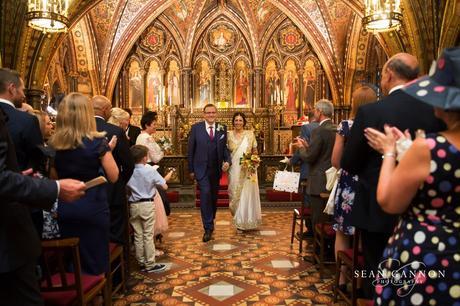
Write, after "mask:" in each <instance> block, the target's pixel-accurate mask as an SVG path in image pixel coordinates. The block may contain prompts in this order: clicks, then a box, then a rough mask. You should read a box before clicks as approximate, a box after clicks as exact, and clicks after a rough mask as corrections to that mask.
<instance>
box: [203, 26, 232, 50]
mask: <svg viewBox="0 0 460 306" xmlns="http://www.w3.org/2000/svg"><path fill="white" fill-rule="evenodd" d="M233 40H234V33H233V31H232V30H230V29H229V28H227V27H226V26H224V25H220V26H218V27H217V28H215V29H213V30H211V31H210V37H209V42H210V43H211V46H212V47H214V48H215V49H217V50H219V51H220V52H225V51H227V50H228V49H229V48H230V47H231V46H233Z"/></svg>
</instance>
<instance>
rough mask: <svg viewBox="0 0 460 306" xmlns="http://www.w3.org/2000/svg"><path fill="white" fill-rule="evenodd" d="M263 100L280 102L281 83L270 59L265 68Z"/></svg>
mask: <svg viewBox="0 0 460 306" xmlns="http://www.w3.org/2000/svg"><path fill="white" fill-rule="evenodd" d="M265 101H266V104H279V103H281V84H280V77H279V75H278V72H277V67H276V63H275V61H273V60H270V61H269V62H268V64H267V68H266V69H265Z"/></svg>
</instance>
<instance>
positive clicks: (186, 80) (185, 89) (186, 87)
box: [181, 67, 193, 108]
mask: <svg viewBox="0 0 460 306" xmlns="http://www.w3.org/2000/svg"><path fill="white" fill-rule="evenodd" d="M191 73H192V69H191V68H190V67H184V68H183V69H182V70H181V77H182V82H181V85H182V99H183V100H182V105H183V106H184V107H185V108H190V99H193V87H192V82H191V79H190V77H191Z"/></svg>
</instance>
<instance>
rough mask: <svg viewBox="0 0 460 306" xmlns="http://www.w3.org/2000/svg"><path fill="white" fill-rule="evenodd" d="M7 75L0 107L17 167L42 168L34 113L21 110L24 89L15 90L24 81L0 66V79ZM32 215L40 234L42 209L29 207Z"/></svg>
mask: <svg viewBox="0 0 460 306" xmlns="http://www.w3.org/2000/svg"><path fill="white" fill-rule="evenodd" d="M6 78H10V79H12V80H14V82H13V83H10V85H11V84H15V83H16V84H17V85H18V86H15V87H12V86H10V87H9V89H10V90H8V89H7V88H4V90H0V108H1V109H2V110H3V111H4V112H5V113H6V114H7V116H8V118H9V120H8V122H7V124H6V125H7V127H8V131H9V133H10V135H11V139H12V140H13V143H14V147H15V150H16V157H17V160H18V165H19V170H21V171H24V170H27V169H29V168H32V169H33V170H32V171H33V172H37V171H39V172H40V173H42V174H43V173H44V172H45V156H44V154H43V151H42V150H41V149H40V147H43V137H42V133H41V131H40V125H39V123H38V119H37V117H35V116H33V115H31V114H30V113H28V112H25V111H21V110H20V109H21V107H22V104H23V101H24V99H25V95H24V92H23V91H22V90H19V89H20V88H24V82H23V80H22V79H21V77H20V76H19V73H17V72H16V71H13V70H10V69H7V68H2V69H0V79H6ZM31 214H32V219H33V221H34V224H35V227H36V229H37V231H38V232H39V235H40V236H41V233H42V229H43V212H42V210H41V209H37V208H33V209H32V210H31Z"/></svg>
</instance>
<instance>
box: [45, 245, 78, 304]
mask: <svg viewBox="0 0 460 306" xmlns="http://www.w3.org/2000/svg"><path fill="white" fill-rule="evenodd" d="M79 242H80V239H79V238H66V239H58V240H44V241H42V269H43V278H42V281H41V284H40V287H41V288H40V289H41V291H42V293H47V292H49V293H51V292H67V293H71V292H72V291H74V292H75V293H74V294H72V293H71V295H72V296H75V295H76V300H77V303H76V304H81V303H82V302H83V284H82V273H81V264H80V252H79ZM70 268H71V269H72V270H73V271H72V272H69V270H70Z"/></svg>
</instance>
